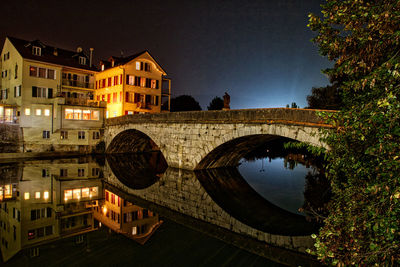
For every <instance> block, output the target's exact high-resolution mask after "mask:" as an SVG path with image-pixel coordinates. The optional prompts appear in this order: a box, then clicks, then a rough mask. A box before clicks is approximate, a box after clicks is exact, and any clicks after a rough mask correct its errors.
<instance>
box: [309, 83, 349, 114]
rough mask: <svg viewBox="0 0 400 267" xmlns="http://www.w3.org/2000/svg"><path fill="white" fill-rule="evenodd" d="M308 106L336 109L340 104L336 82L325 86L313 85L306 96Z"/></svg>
mask: <svg viewBox="0 0 400 267" xmlns="http://www.w3.org/2000/svg"><path fill="white" fill-rule="evenodd" d="M307 103H308V108H311V109H331V110H337V109H339V108H340V106H341V99H340V95H339V88H338V86H337V85H336V84H334V85H328V86H325V87H313V88H312V89H311V95H308V96H307Z"/></svg>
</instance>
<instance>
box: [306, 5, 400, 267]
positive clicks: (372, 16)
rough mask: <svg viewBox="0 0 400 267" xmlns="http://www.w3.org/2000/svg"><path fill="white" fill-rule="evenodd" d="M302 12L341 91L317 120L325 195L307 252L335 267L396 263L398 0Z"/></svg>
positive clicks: (399, 255) (399, 235) (399, 250)
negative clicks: (334, 105)
mask: <svg viewBox="0 0 400 267" xmlns="http://www.w3.org/2000/svg"><path fill="white" fill-rule="evenodd" d="M322 7H323V10H322V14H323V18H319V17H318V16H316V15H313V14H310V23H309V27H310V28H311V30H313V31H315V32H316V33H317V35H316V37H315V38H314V42H315V43H317V44H318V45H319V48H320V53H321V54H322V55H324V56H327V57H328V58H329V59H330V60H333V61H335V64H334V67H333V68H331V69H327V70H325V73H326V74H328V75H329V76H330V78H331V81H332V82H333V83H337V85H338V87H339V88H340V89H341V96H342V101H343V106H342V108H341V110H340V112H338V113H336V114H333V115H325V117H326V119H327V120H328V121H329V122H330V123H332V125H333V126H334V128H333V130H330V131H327V132H326V137H325V138H324V140H323V141H325V142H326V143H327V144H328V145H329V146H330V150H329V151H328V153H327V157H328V161H329V162H330V163H329V165H328V167H327V168H328V178H329V179H330V181H331V185H332V190H333V197H332V201H331V203H330V205H329V210H330V213H329V216H328V217H327V219H326V220H325V225H324V227H323V228H321V230H320V232H319V234H318V236H317V238H316V244H315V246H316V249H315V251H314V253H315V254H317V255H318V257H319V259H321V260H322V261H323V262H325V263H331V264H339V265H351V264H355V265H372V264H379V265H393V264H399V263H400V223H399V218H400V101H399V97H400V63H399V62H400V1H397V0H381V1H367V0H364V1H362V0H342V1H338V0H327V2H326V4H325V5H323V6H322Z"/></svg>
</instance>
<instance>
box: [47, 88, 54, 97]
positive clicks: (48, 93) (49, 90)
mask: <svg viewBox="0 0 400 267" xmlns="http://www.w3.org/2000/svg"><path fill="white" fill-rule="evenodd" d="M47 90H48V91H47V96H48V98H53V88H49V89H47Z"/></svg>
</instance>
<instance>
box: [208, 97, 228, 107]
mask: <svg viewBox="0 0 400 267" xmlns="http://www.w3.org/2000/svg"><path fill="white" fill-rule="evenodd" d="M223 107H224V100H222V98H220V97H218V96H216V97H214V98H213V100H211V102H210V104H209V106H207V109H208V110H221V109H222V108H223Z"/></svg>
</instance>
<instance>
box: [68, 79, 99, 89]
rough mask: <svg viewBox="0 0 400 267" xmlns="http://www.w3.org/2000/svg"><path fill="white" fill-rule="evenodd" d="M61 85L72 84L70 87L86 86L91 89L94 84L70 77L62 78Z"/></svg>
mask: <svg viewBox="0 0 400 267" xmlns="http://www.w3.org/2000/svg"><path fill="white" fill-rule="evenodd" d="M62 85H65V86H72V87H80V88H87V89H93V88H94V84H93V83H88V82H81V81H77V80H70V79H62Z"/></svg>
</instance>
